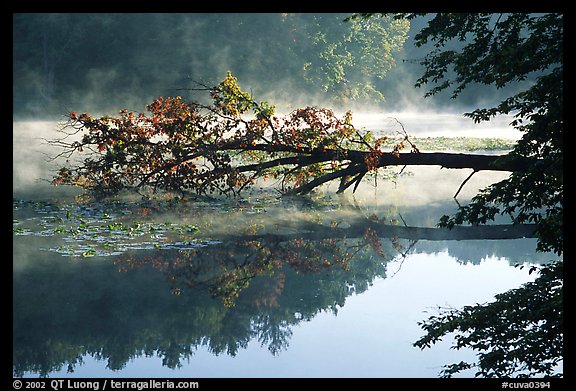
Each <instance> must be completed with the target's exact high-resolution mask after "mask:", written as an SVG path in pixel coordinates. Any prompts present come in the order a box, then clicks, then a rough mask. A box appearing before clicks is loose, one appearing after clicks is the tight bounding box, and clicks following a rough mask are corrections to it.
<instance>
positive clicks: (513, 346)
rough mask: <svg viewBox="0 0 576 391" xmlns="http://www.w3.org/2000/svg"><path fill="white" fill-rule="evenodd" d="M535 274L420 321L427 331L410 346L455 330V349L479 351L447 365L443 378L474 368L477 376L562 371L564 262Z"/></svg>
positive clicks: (425, 345)
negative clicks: (474, 357) (489, 297)
mask: <svg viewBox="0 0 576 391" xmlns="http://www.w3.org/2000/svg"><path fill="white" fill-rule="evenodd" d="M533 268H534V269H535V268H536V266H533ZM534 269H531V270H530V272H532V271H533V270H534ZM538 273H539V274H540V275H539V276H538V278H536V280H535V281H534V282H529V283H526V284H524V285H523V286H522V287H520V288H517V289H512V290H510V291H508V292H505V293H501V294H498V295H496V297H495V298H496V300H495V301H494V302H491V303H487V304H476V305H474V306H465V307H464V308H462V309H460V310H456V309H449V310H442V312H441V314H440V315H439V316H431V317H429V318H428V319H427V320H425V321H423V322H420V323H419V325H420V326H421V327H422V329H424V330H425V331H426V332H427V334H426V335H425V336H424V337H422V338H420V339H419V340H418V341H416V342H415V343H414V346H416V347H419V348H422V349H424V348H429V347H430V346H431V345H433V344H435V343H436V342H438V341H440V340H441V339H442V338H443V337H445V336H446V335H448V334H450V333H457V334H456V336H455V342H454V345H453V348H455V349H462V348H471V349H473V350H475V351H478V352H479V353H478V363H477V364H476V363H466V362H460V363H458V364H452V365H446V366H444V370H443V371H442V373H441V374H442V376H443V377H451V376H452V375H454V374H457V373H459V372H461V371H464V370H467V369H471V368H474V367H477V369H478V371H477V372H476V374H475V376H476V377H533V376H542V375H544V376H562V374H561V373H558V372H557V368H556V366H557V365H558V364H560V363H561V362H562V360H563V351H564V345H563V342H564V338H563V337H564V329H563V319H564V310H563V263H562V262H556V263H552V264H550V265H547V266H543V267H541V268H540V270H539V271H538Z"/></svg>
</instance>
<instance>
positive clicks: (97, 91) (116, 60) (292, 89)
mask: <svg viewBox="0 0 576 391" xmlns="http://www.w3.org/2000/svg"><path fill="white" fill-rule="evenodd" d="M346 16H349V14H266V13H264V14H218V13H213V14H89V13H88V14H14V16H13V21H14V24H13V33H14V39H13V44H14V47H13V51H14V62H13V131H12V134H13V191H14V194H15V195H17V194H24V193H25V192H27V193H29V194H30V195H33V196H35V197H36V196H38V197H39V196H41V195H43V194H45V192H48V193H49V194H51V193H52V192H54V191H55V190H54V189H53V188H51V187H50V186H49V185H48V182H47V180H48V181H49V180H50V179H51V178H52V176H53V174H54V170H55V169H56V168H57V167H58V164H59V163H61V162H62V161H61V160H60V161H55V162H51V161H50V160H49V159H48V157H49V156H54V155H55V154H56V153H57V152H58V151H57V150H56V149H55V148H54V147H53V146H50V145H48V144H47V143H46V142H45V139H53V138H56V137H59V134H58V133H57V129H58V126H59V123H58V121H61V120H62V119H63V118H64V116H65V114H66V113H67V112H70V111H78V112H88V113H90V114H91V115H103V114H106V113H108V114H112V115H113V114H116V113H117V112H118V111H119V110H120V109H123V108H127V109H129V110H133V111H136V112H144V111H145V106H146V105H147V104H148V103H150V102H151V101H152V100H153V98H154V97H157V96H175V95H182V96H184V97H185V98H187V99H194V100H200V101H202V100H203V99H207V94H206V93H205V92H199V91H193V90H191V89H193V88H195V87H198V84H197V83H202V84H204V85H207V86H212V85H215V84H217V83H218V82H219V81H220V80H222V79H223V78H224V77H225V75H226V72H227V71H228V70H230V71H232V72H233V73H234V75H236V76H237V77H238V80H239V83H240V85H241V86H242V88H243V89H244V90H246V91H250V92H251V93H252V94H253V96H254V98H255V99H256V100H268V101H269V103H271V104H273V105H276V106H277V108H278V112H279V113H280V114H281V113H287V112H289V111H291V110H293V109H295V108H297V107H303V106H308V105H316V106H324V107H328V108H332V109H334V110H335V111H336V112H339V113H344V112H345V111H347V110H351V111H352V112H353V119H354V124H355V126H356V127H357V128H360V129H365V130H370V131H373V132H375V133H386V134H392V135H394V134H396V132H398V131H400V130H402V127H403V128H404V130H405V131H406V132H407V133H408V134H409V135H411V136H418V137H428V136H430V137H433V136H466V137H498V138H508V139H518V138H519V137H520V136H521V135H520V134H519V132H518V131H516V130H515V129H513V128H512V127H511V126H510V125H509V123H510V122H511V120H512V118H510V117H498V118H495V119H493V120H492V121H490V122H487V123H481V124H475V123H474V122H473V121H472V120H471V119H469V118H466V117H464V116H463V113H464V112H467V111H471V110H473V109H475V108H478V107H480V106H482V105H490V104H495V103H497V102H498V101H499V99H500V97H501V96H503V95H504V94H506V93H508V92H509V91H508V90H506V89H502V90H498V91H495V90H492V89H490V88H488V87H485V86H472V87H471V88H469V89H468V90H466V91H465V93H463V94H462V99H458V100H452V99H449V98H448V97H447V96H446V94H439V95H438V96H434V97H429V98H424V93H425V92H426V89H425V88H415V87H414V84H415V83H416V80H417V79H418V77H419V76H421V74H422V72H423V69H422V67H421V66H420V65H419V64H418V59H421V58H422V57H423V56H424V55H425V50H428V48H422V49H419V48H416V47H415V46H414V43H413V37H414V35H415V34H416V32H417V31H418V30H419V29H420V28H422V26H423V25H424V22H425V20H426V18H424V19H422V20H419V19H416V20H415V21H413V22H411V25H410V26H409V28H408V29H406V30H403V29H402V28H400V27H398V26H396V29H395V30H394V34H395V35H394V34H390V36H391V37H390V38H389V41H388V43H387V44H388V45H389V46H391V47H394V49H393V50H391V51H390V52H382V53H383V54H382V56H384V58H382V62H386V63H387V64H390V69H388V70H387V71H386V72H387V73H386V75H385V77H383V78H375V77H372V78H370V76H369V75H367V74H364V73H362V71H361V70H360V68H361V67H346V66H344V65H343V68H342V70H343V72H345V78H344V79H343V81H342V83H341V84H338V85H336V87H334V89H333V90H328V91H326V88H324V87H326V85H324V87H323V86H322V83H326V80H317V79H318V75H316V79H314V80H312V79H313V78H311V77H309V78H308V79H306V77H305V76H306V74H305V72H304V71H303V69H304V68H305V67H306V65H305V64H309V63H314V64H316V63H318V62H319V61H320V60H319V58H320V57H321V56H320V57H319V54H318V50H322V49H323V45H329V44H336V43H337V42H338V40H339V39H341V37H342V36H343V35H342V34H345V33H346V32H347V31H348V30H347V29H349V28H350V23H344V22H342V20H343V19H344V18H345V17H346ZM373 20H374V22H371V23H381V24H382V25H383V26H385V27H386V28H390V25H388V24H386V23H384V22H383V21H382V19H380V18H373ZM374 26H379V25H373V26H372V28H373V27H374ZM368 30H369V29H368ZM368 30H366V31H368ZM391 31H392V30H391ZM366 34H368V33H366ZM320 36H322V37H323V38H322V39H324V41H321V43H322V44H321V45H320V44H318V43H317V42H316V41H318V40H319V39H320V38H318V37H320ZM362 37H363V38H366V37H369V36H368V35H365V36H362ZM358 42H360V41H358ZM336 48H337V49H338V50H340V51H342V50H344V49H345V48H343V47H340V46H336ZM348 49H349V50H350V51H351V52H350V53H352V54H354V53H356V52H354V50H356V49H355V48H354V46H353V45H350V47H349V48H346V50H348ZM358 53H360V52H358ZM375 53H381V52H375ZM324 55H326V54H323V56H324ZM332 61H335V62H337V61H340V58H339V57H334V58H332ZM379 61H380V60H379V59H378V61H375V64H378V62H379ZM321 65H322V64H321ZM368 65H370V66H372V67H375V66H376V65H374V64H368ZM322 66H326V64H323V65H322ZM370 69H379V68H370ZM386 69H387V68H386ZM308 76H310V75H308ZM529 82H530V81H529V80H528V81H527V83H529ZM362 83H369V84H366V85H371V86H372V87H373V88H375V89H377V90H379V91H380V92H381V93H382V94H383V96H384V99H381V100H374V99H369V98H366V97H358V98H356V99H352V98H346V94H343V93H342V91H347V89H353V88H355V86H357V85H362ZM517 88H518V87H517ZM57 191H62V189H60V188H58V189H57Z"/></svg>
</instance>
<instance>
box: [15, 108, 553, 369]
mask: <svg viewBox="0 0 576 391" xmlns="http://www.w3.org/2000/svg"><path fill="white" fill-rule="evenodd" d="M372 120H373V118H372V117H367V119H366V121H367V123H370V121H372ZM468 122H469V123H471V121H469V120H468ZM427 123H428V122H427ZM431 123H434V122H433V121H432V122H431ZM437 123H438V124H439V125H438V128H434V129H429V128H426V129H425V131H422V132H421V133H418V132H415V133H414V134H416V135H418V136H424V135H426V134H429V133H430V134H434V135H438V134H445V135H448V136H453V135H454V134H455V133H454V131H455V130H456V129H458V128H461V125H459V124H457V123H455V122H450V121H448V120H447V119H446V117H442V118H440V119H438V122H437ZM469 123H468V126H470V124H469ZM448 125H450V126H451V127H452V128H451V129H449V128H450V126H448ZM54 129H55V124H54V123H53V122H41V121H29V122H18V123H16V122H15V123H14V125H13V136H14V138H13V140H14V141H13V150H14V162H13V163H14V164H13V178H14V179H13V197H14V200H13V221H14V222H13V227H14V228H13V230H14V236H13V374H14V376H17V377H38V376H48V377H89V378H92V377H145V378H149V377H186V378H202V377H331V378H332V377H378V378H398V377H408V378H429V377H436V376H437V375H438V373H439V372H440V370H441V369H442V366H443V365H447V364H451V363H455V362H460V361H462V360H464V361H466V360H473V358H474V352H472V351H466V350H453V349H450V340H445V341H443V342H441V343H438V344H436V345H434V346H433V347H432V348H431V349H426V350H424V351H422V350H420V349H419V348H416V347H414V346H413V343H414V342H415V341H416V340H417V339H419V338H420V337H421V336H422V335H423V331H422V330H421V329H420V327H419V326H418V322H419V321H422V320H424V319H426V318H428V316H430V315H432V314H435V313H437V312H438V308H460V307H462V306H464V305H472V304H475V303H486V302H489V301H491V300H493V298H494V295H495V294H498V293H502V292H505V291H507V290H509V289H513V288H517V287H519V286H520V285H521V284H523V283H525V282H528V281H533V280H534V279H535V277H536V276H535V275H534V274H532V275H530V274H529V273H528V270H527V269H528V268H523V269H520V268H519V267H514V265H516V264H533V263H545V262H547V261H549V260H552V259H556V257H554V255H553V254H542V253H536V252H535V248H536V240H535V239H532V238H517V239H506V240H495V239H494V240H492V239H477V240H459V238H457V237H454V238H452V239H450V240H418V239H413V238H405V237H402V235H392V236H390V237H378V236H377V235H376V236H375V235H374V231H373V230H371V228H370V227H371V224H373V223H374V222H377V223H382V224H389V225H392V226H403V225H407V226H415V227H430V228H431V227H434V226H435V224H436V223H437V221H438V219H439V218H440V216H442V215H443V214H447V213H452V212H454V211H455V210H456V208H457V203H456V201H455V200H453V199H452V196H453V195H454V193H456V190H457V189H458V187H459V185H460V184H461V183H462V181H463V180H464V179H465V178H466V177H467V176H468V175H469V172H468V170H445V169H444V170H442V169H440V168H439V167H417V168H410V169H408V168H407V169H404V170H402V167H392V168H389V169H388V170H386V171H384V174H385V175H387V176H388V177H389V178H390V179H386V178H384V177H379V178H367V179H366V180H365V181H364V182H363V183H362V185H361V186H360V187H359V188H358V191H357V192H356V193H355V194H352V193H346V194H343V195H336V194H335V189H336V187H335V185H329V186H326V187H325V188H323V189H322V192H319V193H316V194H313V195H311V196H308V197H281V196H279V195H278V193H277V192H276V191H275V190H274V187H273V186H271V185H269V184H264V185H263V187H262V188H256V189H254V190H253V191H251V192H249V193H248V194H246V195H245V196H244V197H243V198H239V199H207V198H194V197H189V198H188V199H180V200H174V199H170V198H164V197H159V198H158V199H155V200H142V199H140V198H138V197H134V196H130V195H127V196H123V197H117V198H114V199H109V200H105V201H99V202H95V201H86V200H84V199H82V198H81V197H80V198H78V196H79V195H80V193H79V192H78V191H76V190H75V189H64V188H59V187H57V188H54V187H51V186H49V185H48V183H47V182H45V181H42V180H40V181H39V180H38V178H45V179H50V172H51V171H50V170H51V169H52V168H53V165H52V164H49V163H47V162H46V161H45V160H43V159H44V155H43V153H50V152H51V151H50V149H49V148H48V147H47V146H46V145H44V144H42V142H41V139H40V137H48V138H50V137H53V135H54ZM407 130H408V133H409V134H411V133H412V132H411V131H410V129H407ZM442 131H445V132H446V133H443V132H442ZM494 134H495V133H494ZM467 135H468V134H467ZM516 136H517V135H511V134H507V136H506V137H516ZM490 137H493V134H490ZM505 176H506V175H505V174H503V173H491V172H479V173H477V174H476V175H474V176H473V177H472V179H471V180H470V181H469V182H468V183H467V184H466V186H465V187H464V188H463V190H462V191H461V192H460V194H459V196H458V202H460V203H461V204H462V203H465V202H466V201H467V200H469V199H470V197H472V196H473V195H474V194H475V193H476V191H477V190H478V189H480V188H482V187H484V186H487V185H489V184H490V183H494V182H495V181H498V180H501V179H502V178H504V177H505ZM499 222H501V223H506V221H504V220H503V221H499ZM461 376H463V377H471V376H473V372H464V373H463V374H461Z"/></svg>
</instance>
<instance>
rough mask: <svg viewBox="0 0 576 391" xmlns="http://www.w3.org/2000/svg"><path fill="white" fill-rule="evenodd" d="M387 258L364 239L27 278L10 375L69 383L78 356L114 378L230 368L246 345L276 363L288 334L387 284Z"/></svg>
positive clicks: (215, 252) (123, 261)
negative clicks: (65, 376) (148, 371)
mask: <svg viewBox="0 0 576 391" xmlns="http://www.w3.org/2000/svg"><path fill="white" fill-rule="evenodd" d="M373 249H375V250H377V252H378V254H380V255H384V253H385V252H386V253H390V254H391V255H390V256H388V257H385V258H382V257H380V256H376V254H375V253H374V251H373ZM394 251H395V250H394V248H393V245H392V243H391V242H390V241H384V240H383V241H380V240H379V239H377V238H376V237H375V236H373V235H370V234H369V232H368V231H367V234H366V235H365V236H364V237H362V238H358V239H331V238H330V237H329V235H326V237H325V238H324V239H320V240H317V239H312V240H308V239H302V238H291V239H290V240H287V241H284V240H282V239H281V237H280V236H274V235H265V236H263V237H262V238H260V239H259V240H256V239H254V240H244V241H242V240H241V241H230V242H227V243H222V244H218V245H212V246H207V247H203V248H199V249H194V250H185V251H183V250H157V251H153V252H146V251H144V252H132V253H125V254H123V255H121V256H119V257H118V258H117V259H116V260H115V262H114V263H115V264H114V265H110V264H101V263H98V262H94V263H84V262H83V263H81V264H75V265H70V264H65V265H61V267H54V265H53V263H50V265H48V264H47V265H45V266H44V267H38V268H31V269H30V270H29V271H26V272H23V273H22V274H20V275H19V276H18V277H16V276H15V279H14V302H15V303H25V304H26V309H25V310H18V311H14V349H13V359H14V366H13V371H14V375H15V376H21V375H22V374H24V373H25V372H27V371H30V372H37V373H39V374H41V375H48V374H49V373H50V372H52V371H57V370H60V369H62V368H63V367H64V366H68V370H69V371H73V370H74V368H75V367H76V366H77V365H79V364H81V363H82V356H85V355H91V356H93V357H95V358H97V359H100V360H107V367H108V368H110V369H112V370H119V369H122V368H123V367H124V366H125V365H126V363H127V362H129V361H130V360H131V359H134V358H136V357H139V356H154V355H156V356H159V357H161V358H162V360H163V361H162V362H163V365H165V366H167V367H169V368H176V367H179V366H181V363H182V360H186V359H189V358H190V357H192V356H193V355H194V352H195V350H197V349H198V348H200V347H202V346H204V347H206V348H207V350H208V351H209V352H211V353H212V354H215V355H218V354H223V353H225V354H228V355H231V356H234V355H236V354H237V352H238V351H239V350H240V349H244V348H246V347H247V346H248V343H249V342H250V341H251V340H257V341H258V342H260V344H261V345H262V346H266V347H267V348H268V350H269V351H270V352H271V353H272V354H278V353H279V352H280V351H282V350H285V349H286V348H287V347H288V343H289V339H290V337H291V335H292V332H291V327H292V326H293V325H295V324H298V323H299V322H301V321H303V320H309V319H312V318H313V317H314V316H315V315H316V314H318V313H319V312H322V311H332V312H334V313H336V312H337V310H338V307H341V306H343V305H344V302H345V300H346V297H348V296H349V295H351V294H352V293H354V292H357V293H360V292H363V291H364V290H366V289H367V288H368V287H369V286H370V284H371V282H372V281H373V280H374V279H375V278H376V277H384V276H385V265H386V262H387V261H388V260H389V259H391V258H392V256H393V255H394ZM78 268H80V270H78ZM114 270H120V271H128V270H130V272H129V273H115V272H114ZM158 270H160V271H161V272H162V273H161V274H159V273H157V271H158ZM47 272H48V273H49V274H50V278H48V279H46V278H45V277H46V273H47ZM163 278H166V279H168V282H169V284H170V288H171V289H170V290H169V289H166V287H165V285H164V284H162V283H161V281H159V279H160V280H161V279H163ZM35 282H36V283H35ZM214 297H218V298H219V299H220V300H214V299H213V298H214ZM63 303H65V304H63ZM222 304H224V305H222ZM55 314H57V316H55Z"/></svg>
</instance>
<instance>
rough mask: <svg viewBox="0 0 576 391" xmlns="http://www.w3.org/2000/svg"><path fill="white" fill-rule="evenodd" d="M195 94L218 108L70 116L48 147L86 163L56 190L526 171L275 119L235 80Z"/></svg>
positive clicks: (301, 189) (174, 103) (301, 112)
mask: <svg viewBox="0 0 576 391" xmlns="http://www.w3.org/2000/svg"><path fill="white" fill-rule="evenodd" d="M198 90H203V91H208V92H209V93H210V95H211V98H212V104H211V105H202V104H200V103H197V102H186V101H184V100H183V99H182V98H181V97H175V98H162V97H160V98H157V99H155V100H154V102H153V103H152V104H150V105H148V106H147V110H148V111H149V113H150V114H149V115H147V114H143V113H140V114H136V113H134V112H129V111H127V110H122V111H120V113H119V116H117V117H111V116H108V115H105V116H102V117H100V118H94V117H92V116H90V115H88V114H87V113H83V114H78V113H70V114H69V116H68V117H69V121H68V123H67V124H66V126H65V127H64V128H63V129H62V131H63V132H64V133H66V137H64V138H62V139H59V140H52V141H50V142H51V143H53V144H54V145H57V146H60V147H62V148H64V149H63V151H62V152H61V153H60V154H58V155H57V157H66V158H67V159H70V158H71V157H72V156H73V155H75V154H77V153H82V155H81V156H84V160H81V161H80V163H79V164H78V165H76V166H72V167H63V168H61V169H60V171H59V172H58V175H57V176H56V177H55V178H54V180H53V184H55V185H58V184H66V185H74V186H79V187H82V188H84V189H87V190H89V191H91V192H92V193H94V194H95V195H111V194H115V193H117V192H119V191H121V190H127V189H128V190H135V191H138V192H140V191H143V190H144V189H152V190H153V191H157V190H168V191H178V192H183V193H184V192H187V191H192V192H196V193H198V194H206V193H220V194H232V195H237V194H239V193H240V192H241V191H242V190H244V189H245V188H247V187H248V186H250V185H252V184H253V183H254V182H255V181H256V180H257V179H259V178H273V179H276V180H277V181H278V184H279V188H280V189H281V190H282V191H283V192H286V193H292V194H306V193H309V192H310V191H312V190H314V189H316V188H318V187H319V186H321V185H323V184H325V183H327V182H330V181H335V180H338V181H339V186H338V192H343V191H345V190H346V189H348V188H350V187H352V186H353V189H354V190H356V188H357V187H358V185H359V184H360V182H361V181H362V179H363V178H364V177H365V176H366V175H367V174H369V173H375V172H377V171H378V169H380V168H382V167H387V166H403V165H438V166H441V167H445V168H470V169H472V170H473V173H474V172H477V171H480V170H496V171H515V170H519V169H523V168H525V167H526V166H527V165H528V164H529V162H528V161H527V160H526V159H522V158H517V157H516V158H514V157H512V156H508V155H504V156H498V155H472V154H456V153H421V152H420V151H419V150H418V148H417V146H416V145H415V144H414V143H412V142H411V140H410V138H409V137H408V135H407V133H406V132H405V131H403V132H401V134H402V138H401V139H400V141H398V140H396V141H394V140H391V139H390V138H389V137H388V136H381V137H374V136H373V135H372V134H371V133H370V132H362V131H360V130H358V129H357V128H355V127H354V125H353V124H352V114H351V113H350V112H347V113H346V114H344V115H343V116H342V117H338V116H337V115H336V114H335V113H334V112H333V111H331V110H328V109H324V108H317V107H306V108H303V109H298V110H295V111H293V112H292V113H290V114H288V115H286V116H276V115H274V107H273V106H270V105H269V104H268V103H266V102H260V103H258V102H256V101H255V100H254V99H253V98H252V97H251V96H250V94H248V93H246V92H243V91H242V90H241V89H240V87H239V86H238V84H237V80H236V78H235V77H234V76H233V75H232V74H230V73H229V74H228V75H227V77H226V78H225V79H224V80H223V81H222V82H221V83H220V84H219V85H218V86H216V87H202V88H199V89H198ZM70 129H71V130H70ZM78 135H81V136H82V137H81V138H80V139H79V140H78V139H76V140H75V141H69V140H70V138H68V137H71V136H76V137H77V136H78ZM386 149H387V150H386ZM403 150H409V152H401V151H403Z"/></svg>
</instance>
